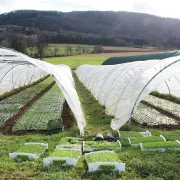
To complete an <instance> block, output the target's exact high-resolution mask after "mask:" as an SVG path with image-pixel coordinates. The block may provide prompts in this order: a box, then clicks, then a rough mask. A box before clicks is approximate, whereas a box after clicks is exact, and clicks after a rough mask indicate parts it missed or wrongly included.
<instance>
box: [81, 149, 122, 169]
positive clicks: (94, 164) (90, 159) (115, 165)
mask: <svg viewBox="0 0 180 180" xmlns="http://www.w3.org/2000/svg"><path fill="white" fill-rule="evenodd" d="M85 159H86V162H87V165H88V170H89V172H92V171H98V170H105V171H112V170H117V171H125V163H122V162H121V160H120V159H119V157H118V156H117V154H116V153H115V152H114V151H97V152H90V153H86V154H85Z"/></svg>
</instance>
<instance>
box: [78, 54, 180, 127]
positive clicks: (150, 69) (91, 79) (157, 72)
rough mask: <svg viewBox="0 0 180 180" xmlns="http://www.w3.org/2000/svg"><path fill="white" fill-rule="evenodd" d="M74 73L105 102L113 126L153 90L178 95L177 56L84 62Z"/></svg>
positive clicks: (179, 59) (124, 119) (179, 58)
mask: <svg viewBox="0 0 180 180" xmlns="http://www.w3.org/2000/svg"><path fill="white" fill-rule="evenodd" d="M76 74H77V76H78V78H79V80H80V81H81V82H82V83H83V84H84V86H85V87H86V88H87V89H89V90H90V91H91V93H92V95H93V96H94V97H95V98H96V100H98V101H99V103H100V104H101V105H102V106H105V108H106V113H107V114H109V115H113V116H114V119H113V120H112V122H111V127H112V129H114V130H118V129H119V128H120V127H121V126H123V125H124V124H125V123H126V122H127V121H128V120H130V119H131V117H132V114H133V111H134V109H135V107H136V105H137V104H138V103H139V102H140V101H141V100H142V99H143V98H144V97H145V96H147V95H148V94H149V93H150V92H152V91H153V90H156V89H157V90H158V91H160V92H166V93H171V94H172V95H175V96H176V95H177V96H179V95H180V92H179V91H180V83H179V82H180V56H177V57H172V58H168V59H164V60H149V61H136V62H132V63H125V64H118V65H107V66H91V65H83V66H80V67H79V68H78V69H77V70H76Z"/></svg>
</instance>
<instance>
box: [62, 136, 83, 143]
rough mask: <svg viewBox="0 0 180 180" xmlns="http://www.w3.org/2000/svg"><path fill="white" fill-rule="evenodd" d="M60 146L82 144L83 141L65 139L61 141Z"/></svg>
mask: <svg viewBox="0 0 180 180" xmlns="http://www.w3.org/2000/svg"><path fill="white" fill-rule="evenodd" d="M59 144H82V141H81V139H80V138H74V137H63V138H61V140H60V141H59Z"/></svg>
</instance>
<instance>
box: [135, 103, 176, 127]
mask: <svg viewBox="0 0 180 180" xmlns="http://www.w3.org/2000/svg"><path fill="white" fill-rule="evenodd" d="M133 118H134V119H135V121H137V122H138V123H140V124H146V125H150V126H153V125H159V124H167V125H178V122H177V121H176V120H175V119H173V118H170V117H168V116H166V115H164V114H162V113H160V112H159V111H157V110H155V109H153V108H151V107H148V106H146V105H144V104H142V103H139V104H138V106H137V107H136V109H135V111H134V113H133Z"/></svg>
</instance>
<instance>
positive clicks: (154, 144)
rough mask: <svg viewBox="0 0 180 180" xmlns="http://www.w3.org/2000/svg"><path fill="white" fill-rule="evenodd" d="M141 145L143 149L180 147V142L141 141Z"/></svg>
mask: <svg viewBox="0 0 180 180" xmlns="http://www.w3.org/2000/svg"><path fill="white" fill-rule="evenodd" d="M142 147H143V148H144V149H155V148H180V144H179V143H177V142H176V141H167V142H149V143H143V144H142Z"/></svg>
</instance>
